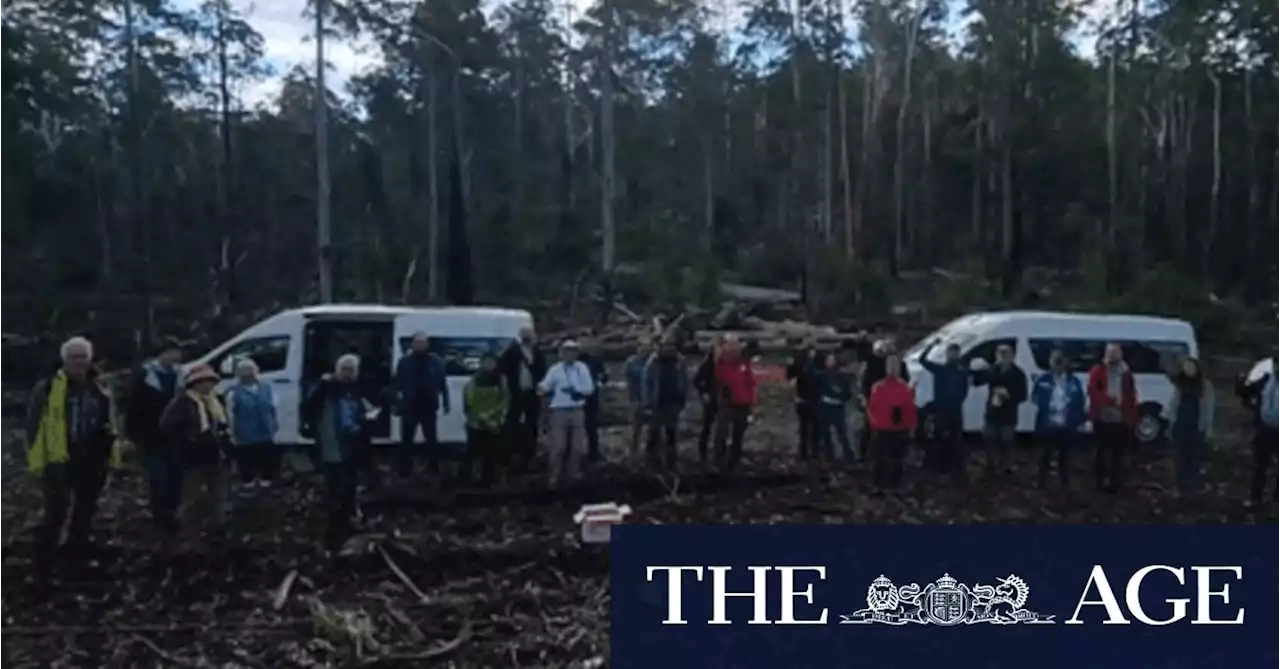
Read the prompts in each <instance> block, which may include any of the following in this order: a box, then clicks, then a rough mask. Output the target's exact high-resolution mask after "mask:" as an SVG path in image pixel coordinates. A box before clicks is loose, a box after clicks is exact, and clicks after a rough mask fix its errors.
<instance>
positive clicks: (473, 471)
mask: <svg viewBox="0 0 1280 669" xmlns="http://www.w3.org/2000/svg"><path fill="white" fill-rule="evenodd" d="M505 455H506V453H505V451H504V450H503V444H502V432H501V431H500V430H478V429H476V428H473V427H468V428H467V460H466V463H467V464H466V466H465V467H464V468H463V469H462V471H460V472H459V478H473V477H474V478H478V479H479V481H480V483H481V484H482V485H489V484H491V483H492V482H493V479H494V476H495V475H497V474H498V472H500V471H502V470H503V469H505V465H506V462H505V458H504V457H503V456H505Z"/></svg>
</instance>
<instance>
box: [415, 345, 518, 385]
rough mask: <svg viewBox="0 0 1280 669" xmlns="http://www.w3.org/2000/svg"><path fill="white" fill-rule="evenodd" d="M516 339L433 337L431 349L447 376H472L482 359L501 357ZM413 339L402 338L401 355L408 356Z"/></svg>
mask: <svg viewBox="0 0 1280 669" xmlns="http://www.w3.org/2000/svg"><path fill="white" fill-rule="evenodd" d="M514 340H515V338H514V337H432V338H431V339H430V340H429V341H430V343H429V348H430V350H431V352H432V353H434V354H436V355H438V356H440V358H441V359H443V360H444V366H445V374H447V375H449V376H471V375H472V374H475V373H476V370H478V369H480V358H481V357H483V356H484V354H486V353H492V354H493V355H495V356H496V355H501V354H502V351H503V349H505V348H506V347H507V346H508V345H510V344H511V342H512V341H514ZM412 343H413V338H412V337H401V338H400V353H401V354H402V355H407V354H408V353H409V348H410V345H411V344H412Z"/></svg>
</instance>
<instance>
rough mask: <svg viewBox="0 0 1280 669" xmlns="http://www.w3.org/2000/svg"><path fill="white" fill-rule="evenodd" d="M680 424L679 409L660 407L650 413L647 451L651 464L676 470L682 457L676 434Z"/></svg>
mask: <svg viewBox="0 0 1280 669" xmlns="http://www.w3.org/2000/svg"><path fill="white" fill-rule="evenodd" d="M679 424H680V408H679V407H674V408H669V407H659V408H657V409H654V410H652V411H651V412H650V414H649V441H648V448H647V449H646V450H647V451H648V456H649V462H650V463H654V464H658V463H661V464H662V466H664V467H666V468H667V469H668V470H674V469H675V468H676V464H677V462H678V460H679V457H680V456H679V451H678V450H677V448H676V432H677V428H678V427H679ZM659 439H663V441H662V449H661V450H659V448H658V442H659Z"/></svg>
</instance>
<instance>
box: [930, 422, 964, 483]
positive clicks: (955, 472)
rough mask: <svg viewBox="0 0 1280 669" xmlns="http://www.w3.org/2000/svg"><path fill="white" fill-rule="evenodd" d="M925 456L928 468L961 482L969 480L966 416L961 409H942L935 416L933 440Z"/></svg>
mask: <svg viewBox="0 0 1280 669" xmlns="http://www.w3.org/2000/svg"><path fill="white" fill-rule="evenodd" d="M928 448H929V451H928V452H927V453H926V454H925V462H926V467H928V468H929V469H932V470H933V471H935V472H937V473H939V474H946V475H948V476H953V477H955V478H956V479H957V480H959V481H966V480H968V478H969V470H968V465H967V463H966V457H965V456H966V448H965V443H964V414H963V413H962V410H961V409H960V408H954V409H942V410H939V411H938V412H937V413H935V414H934V420H933V439H932V441H931V443H930V444H929V445H928Z"/></svg>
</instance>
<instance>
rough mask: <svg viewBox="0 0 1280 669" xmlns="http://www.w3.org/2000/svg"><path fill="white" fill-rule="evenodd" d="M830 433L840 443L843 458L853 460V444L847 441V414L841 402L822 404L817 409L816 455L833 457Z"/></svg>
mask: <svg viewBox="0 0 1280 669" xmlns="http://www.w3.org/2000/svg"><path fill="white" fill-rule="evenodd" d="M832 434H834V435H835V442H836V443H838V444H839V445H840V452H841V454H842V455H843V456H844V459H845V460H848V461H850V462H852V461H853V460H854V452H853V444H851V443H850V442H849V415H848V413H847V412H846V411H845V408H844V405H843V404H825V403H824V404H823V405H822V406H821V407H820V408H819V409H818V448H817V451H818V456H819V457H822V458H831V459H835V449H834V448H833V445H832V443H831V442H832Z"/></svg>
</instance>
